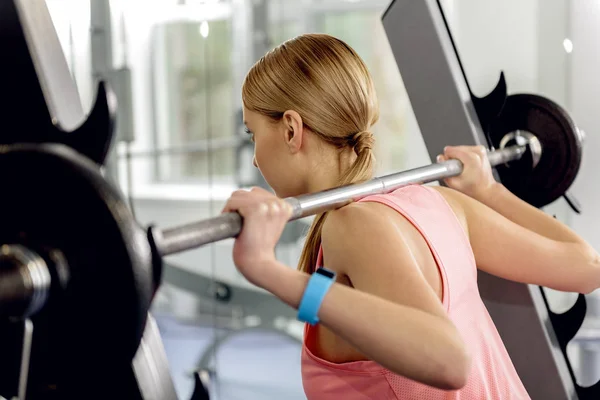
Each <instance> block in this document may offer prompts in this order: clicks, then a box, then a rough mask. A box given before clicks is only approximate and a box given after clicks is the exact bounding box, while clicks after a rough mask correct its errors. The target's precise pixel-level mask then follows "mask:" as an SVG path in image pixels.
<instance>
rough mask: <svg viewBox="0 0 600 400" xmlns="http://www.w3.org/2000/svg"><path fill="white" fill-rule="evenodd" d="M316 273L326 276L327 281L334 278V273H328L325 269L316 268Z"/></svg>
mask: <svg viewBox="0 0 600 400" xmlns="http://www.w3.org/2000/svg"><path fill="white" fill-rule="evenodd" d="M316 272H317V274H321V275H323V276H326V277H328V278H329V279H333V278H335V273H333V272H332V271H329V270H328V269H325V268H318V269H317V271H316Z"/></svg>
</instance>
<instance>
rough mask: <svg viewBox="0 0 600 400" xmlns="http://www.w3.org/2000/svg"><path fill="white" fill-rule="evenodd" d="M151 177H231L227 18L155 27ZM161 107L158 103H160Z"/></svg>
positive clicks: (232, 126) (233, 125)
mask: <svg viewBox="0 0 600 400" xmlns="http://www.w3.org/2000/svg"><path fill="white" fill-rule="evenodd" d="M154 45H155V48H154V54H155V55H156V57H155V59H154V68H155V74H154V84H155V85H156V86H155V106H156V107H157V110H156V111H157V112H156V116H157V118H156V121H155V123H156V143H157V147H158V148H159V149H161V151H159V152H158V153H157V155H156V161H157V164H156V180H157V181H161V182H165V181H168V182H190V181H192V182H198V181H206V180H207V179H208V178H209V176H210V177H212V179H214V181H227V180H231V178H232V176H233V175H234V168H235V154H236V143H238V142H239V140H237V139H236V138H237V137H238V136H237V135H236V120H235V117H236V110H235V108H234V105H233V104H234V101H233V98H234V83H233V82H234V79H233V68H232V62H231V52H232V29H231V20H230V19H221V20H211V21H181V22H180V21H177V22H167V23H164V24H161V25H159V26H158V27H157V28H156V31H155V43H154ZM161 106H162V107H164V108H162V107H161Z"/></svg>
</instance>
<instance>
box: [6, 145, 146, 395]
mask: <svg viewBox="0 0 600 400" xmlns="http://www.w3.org/2000/svg"><path fill="white" fill-rule="evenodd" d="M0 171H2V173H1V175H0V176H2V194H1V195H0V210H2V211H3V216H2V222H1V223H0V244H2V243H8V244H10V243H22V244H24V245H26V246H29V247H30V248H32V249H36V248H48V247H49V248H54V249H58V250H60V251H61V252H62V253H63V254H64V256H65V258H66V260H67V262H68V269H69V275H70V278H69V281H68V283H67V285H66V288H64V289H61V288H60V287H59V285H54V284H53V287H52V291H51V294H50V297H49V301H48V303H47V306H46V307H45V308H44V309H43V310H42V311H41V312H40V313H39V314H37V315H35V316H34V317H33V323H34V336H33V349H32V366H31V372H30V381H32V382H39V381H40V380H41V381H43V382H46V383H47V384H48V385H50V384H52V385H54V386H53V387H58V388H60V387H64V386H68V385H66V382H69V384H73V382H77V381H78V380H79V381H82V380H85V379H87V382H90V379H91V380H93V381H95V382H97V383H98V384H99V385H106V384H109V382H103V381H102V379H101V377H102V376H103V373H104V374H106V373H107V372H108V371H115V370H123V367H124V366H125V367H129V368H130V366H131V360H132V358H133V356H134V354H135V352H136V350H137V347H138V345H139V343H140V340H141V337H142V334H143V330H144V326H145V323H146V318H147V312H148V309H149V307H150V302H151V297H152V290H153V286H152V278H151V277H152V269H151V254H150V247H149V244H148V241H147V239H146V236H145V232H144V231H143V230H142V229H140V228H139V227H138V226H137V224H136V223H135V221H134V219H133V218H132V216H131V214H130V212H129V210H128V209H127V207H126V205H125V202H124V201H123V200H122V198H121V197H120V195H119V193H118V192H117V191H116V190H115V189H114V188H113V187H112V186H111V185H110V184H108V183H107V182H106V181H105V180H104V178H103V177H102V175H101V174H100V172H99V170H98V167H97V165H95V164H93V163H92V162H91V161H89V160H88V159H86V158H84V157H82V156H80V155H78V153H76V152H74V151H73V150H72V149H70V148H68V147H66V146H63V145H50V144H48V145H13V146H7V147H4V148H1V147H0ZM89 390H90V391H94V388H93V387H89ZM34 391H35V390H34ZM34 397H35V396H34Z"/></svg>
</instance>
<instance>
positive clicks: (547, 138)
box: [490, 94, 582, 208]
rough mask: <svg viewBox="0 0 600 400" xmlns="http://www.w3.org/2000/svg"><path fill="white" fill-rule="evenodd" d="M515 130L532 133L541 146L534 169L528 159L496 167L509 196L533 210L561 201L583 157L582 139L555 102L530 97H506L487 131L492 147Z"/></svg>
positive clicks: (519, 95) (522, 95)
mask: <svg viewBox="0 0 600 400" xmlns="http://www.w3.org/2000/svg"><path fill="white" fill-rule="evenodd" d="M517 130H522V131H528V132H531V133H532V134H534V135H535V136H536V137H537V138H538V139H539V141H540V143H541V145H542V157H541V159H540V161H539V163H538V165H537V167H536V168H535V169H533V170H532V169H531V163H530V162H528V161H530V158H528V157H526V158H525V159H524V161H515V162H511V163H510V164H509V165H508V166H505V165H500V166H498V167H497V170H498V174H499V175H500V180H501V181H502V183H503V184H504V186H506V188H507V189H509V190H510V191H511V192H512V193H514V194H515V195H517V196H518V197H520V198H521V199H523V200H524V201H526V202H528V203H529V204H531V205H533V206H535V207H538V208H539V207H544V206H546V205H548V204H550V203H552V202H554V201H555V200H557V199H558V198H560V197H561V196H562V195H563V194H564V193H565V192H566V191H567V190H568V189H569V187H570V186H571V184H572V183H573V181H574V180H575V178H576V176H577V173H578V172H579V167H580V165H581V156H582V142H581V141H582V139H581V135H580V133H579V131H578V130H577V127H576V125H575V123H574V122H573V120H572V119H571V117H570V116H569V114H568V113H567V112H566V111H565V110H564V109H563V108H562V107H560V106H559V105H558V104H556V103H555V102H553V101H551V100H549V99H547V98H545V97H542V96H537V95H532V94H515V95H511V96H508V98H507V100H506V103H505V106H504V108H503V110H502V112H501V113H500V115H499V117H498V118H497V120H496V121H495V122H494V123H493V124H492V126H491V129H490V138H491V140H492V145H493V146H494V148H499V146H500V141H501V140H502V138H503V137H504V135H505V134H507V133H509V132H513V131H517Z"/></svg>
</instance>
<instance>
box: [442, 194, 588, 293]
mask: <svg viewBox="0 0 600 400" xmlns="http://www.w3.org/2000/svg"><path fill="white" fill-rule="evenodd" d="M440 192H442V193H443V194H444V196H446V197H449V198H453V199H454V204H456V203H458V204H460V207H461V208H462V212H463V213H464V215H465V217H466V218H465V219H466V222H467V229H468V235H469V240H470V242H471V247H472V249H473V253H474V255H475V261H476V263H477V267H478V268H479V269H481V270H482V271H485V272H488V273H490V274H492V275H496V276H498V277H501V278H504V279H508V280H511V281H515V282H521V283H528V284H536V285H540V286H545V287H548V288H552V289H556V290H561V291H567V292H581V291H582V290H581V288H582V286H583V282H585V280H586V277H585V276H584V274H587V273H588V270H589V268H580V267H587V265H583V266H581V265H580V264H581V260H582V256H581V254H582V250H581V246H579V245H578V244H577V243H568V242H561V241H557V240H553V239H550V238H547V237H545V236H543V235H540V234H538V233H536V232H533V231H531V230H529V229H526V228H524V227H522V226H521V225H518V224H516V223H515V222H513V221H511V220H510V219H508V218H506V217H504V216H503V215H501V214H500V213H498V212H496V211H494V210H493V209H491V208H490V207H488V206H486V205H485V204H483V203H480V202H479V201H477V200H475V199H473V198H471V197H469V196H466V195H464V194H462V193H460V192H458V191H454V190H452V189H447V188H444V189H442V190H440Z"/></svg>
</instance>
